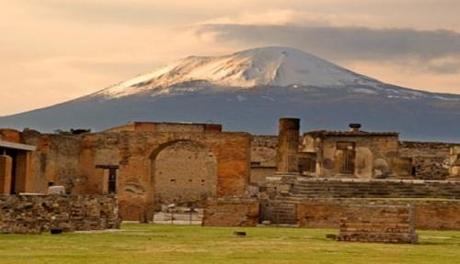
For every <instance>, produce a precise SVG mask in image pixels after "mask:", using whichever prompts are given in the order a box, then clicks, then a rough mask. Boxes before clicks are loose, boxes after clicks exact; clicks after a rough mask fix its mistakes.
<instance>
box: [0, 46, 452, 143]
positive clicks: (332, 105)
mask: <svg viewBox="0 0 460 264" xmlns="http://www.w3.org/2000/svg"><path fill="white" fill-rule="evenodd" d="M208 77H209V78H208ZM310 80H312V81H311V83H310V82H309V81H310ZM282 116H294V117H299V118H301V119H302V129H303V130H304V131H307V130H311V129H334V130H335V129H337V130H338V129H345V128H346V127H347V124H348V123H350V122H360V123H363V130H372V131H374V130H375V131H397V132H401V135H402V137H403V138H404V139H411V140H433V141H460V122H458V120H460V96H458V95H448V94H435V93H427V92H421V91H417V90H412V89H406V88H402V87H397V86H393V85H389V84H385V83H382V82H379V81H377V80H374V79H372V78H369V77H365V76H362V75H360V74H357V73H353V72H351V71H348V70H346V69H343V68H340V67H339V66H336V65H334V64H331V63H329V62H326V61H324V60H321V59H319V58H317V57H314V56H312V55H309V54H305V53H303V52H301V51H298V50H293V49H290V48H261V49H255V50H248V51H243V52H239V53H235V54H232V55H228V56H222V57H188V58H186V59H184V60H182V61H179V62H176V63H175V64H173V65H170V66H168V67H166V68H163V69H160V70H159V71H155V72H152V73H149V74H146V75H142V76H138V77H136V78H134V79H132V80H128V81H126V82H122V83H120V84H118V85H115V86H112V87H109V88H107V89H104V90H102V91H100V92H98V93H95V94H92V95H90V96H86V97H82V98H79V99H76V100H73V101H69V102H66V103H63V104H59V105H55V106H51V107H48V108H43V109H38V110H35V111H30V112H26V113H21V114H17V115H12V116H7V117H0V127H10V128H18V129H22V128H26V127H28V128H33V129H38V130H42V131H52V130H55V129H69V128H92V129H94V130H101V129H105V128H109V127H112V126H117V125H120V124H123V123H126V122H130V121H177V122H215V123H222V124H223V125H224V128H225V129H226V130H236V131H248V132H252V133H255V134H274V133H275V131H276V124H277V119H278V118H279V117H282Z"/></svg>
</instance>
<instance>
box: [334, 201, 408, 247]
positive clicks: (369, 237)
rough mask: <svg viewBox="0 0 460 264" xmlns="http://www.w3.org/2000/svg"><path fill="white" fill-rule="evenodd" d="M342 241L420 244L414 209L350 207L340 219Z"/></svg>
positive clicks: (394, 206) (397, 206)
mask: <svg viewBox="0 0 460 264" xmlns="http://www.w3.org/2000/svg"><path fill="white" fill-rule="evenodd" d="M338 240H339V241H351V242H382V243H416V242H417V234H416V233H415V212H414V207H413V206H411V205H359V206H351V207H348V209H347V212H346V214H345V215H344V216H343V217H342V218H341V219H340V233H339V236H338Z"/></svg>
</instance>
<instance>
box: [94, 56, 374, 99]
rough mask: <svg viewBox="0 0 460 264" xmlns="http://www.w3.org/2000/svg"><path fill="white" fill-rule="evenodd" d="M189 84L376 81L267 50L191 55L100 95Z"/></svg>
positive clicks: (313, 59)
mask: <svg viewBox="0 0 460 264" xmlns="http://www.w3.org/2000/svg"><path fill="white" fill-rule="evenodd" d="M189 81H206V82H208V83H210V84H212V85H215V86H217V87H221V88H232V87H238V88H239V89H241V88H251V87H255V86H260V85H270V86H289V85H294V84H297V85H304V86H319V87H330V86H340V85H347V84H356V83H363V82H364V83H368V82H375V81H374V80H372V79H370V78H367V77H365V76H362V75H359V74H356V73H353V72H351V71H348V70H346V69H344V68H341V67H339V66H337V65H335V64H333V63H330V62H327V61H325V60H323V59H320V58H318V57H316V56H314V55H311V54H308V53H305V52H303V51H300V50H297V49H293V48H285V47H266V48H256V49H250V50H245V51H240V52H237V53H233V54H231V55H224V56H217V57H203V56H190V57H187V58H184V59H182V60H179V61H177V62H175V63H173V64H171V65H168V66H166V67H163V68H161V69H158V70H156V71H153V72H151V73H148V74H145V75H140V76H138V77H135V78H133V79H130V80H128V81H125V82H122V83H119V84H117V85H115V86H112V87H109V88H107V89H105V90H103V91H101V92H100V93H98V94H99V95H101V94H103V95H105V96H110V97H123V96H127V95H132V94H136V93H139V92H144V91H146V90H160V91H161V90H162V89H165V87H170V86H171V85H175V84H179V83H183V82H189ZM157 92H158V91H157Z"/></svg>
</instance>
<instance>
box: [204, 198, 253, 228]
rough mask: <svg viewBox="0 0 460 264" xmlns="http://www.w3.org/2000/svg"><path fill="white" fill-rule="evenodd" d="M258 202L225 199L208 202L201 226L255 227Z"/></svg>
mask: <svg viewBox="0 0 460 264" xmlns="http://www.w3.org/2000/svg"><path fill="white" fill-rule="evenodd" d="M258 223H259V201H258V200H256V199H243V198H241V199H240V198H227V199H217V200H210V201H208V204H207V206H206V208H205V210H204V216H203V226H256V225H257V224H258Z"/></svg>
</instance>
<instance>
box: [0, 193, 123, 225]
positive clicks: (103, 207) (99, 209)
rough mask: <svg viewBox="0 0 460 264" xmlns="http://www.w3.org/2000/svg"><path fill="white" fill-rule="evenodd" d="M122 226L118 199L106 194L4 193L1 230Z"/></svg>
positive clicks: (1, 199) (0, 199)
mask: <svg viewBox="0 0 460 264" xmlns="http://www.w3.org/2000/svg"><path fill="white" fill-rule="evenodd" d="M119 227H120V218H119V216H118V204H117V199H116V197H114V196H108V195H107V196H105V195H72V196H67V195H6V196H0V232H2V233H18V234H26V233H41V232H46V231H49V230H50V229H51V228H60V229H62V230H63V231H67V232H68V231H85V230H103V229H116V228H119Z"/></svg>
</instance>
